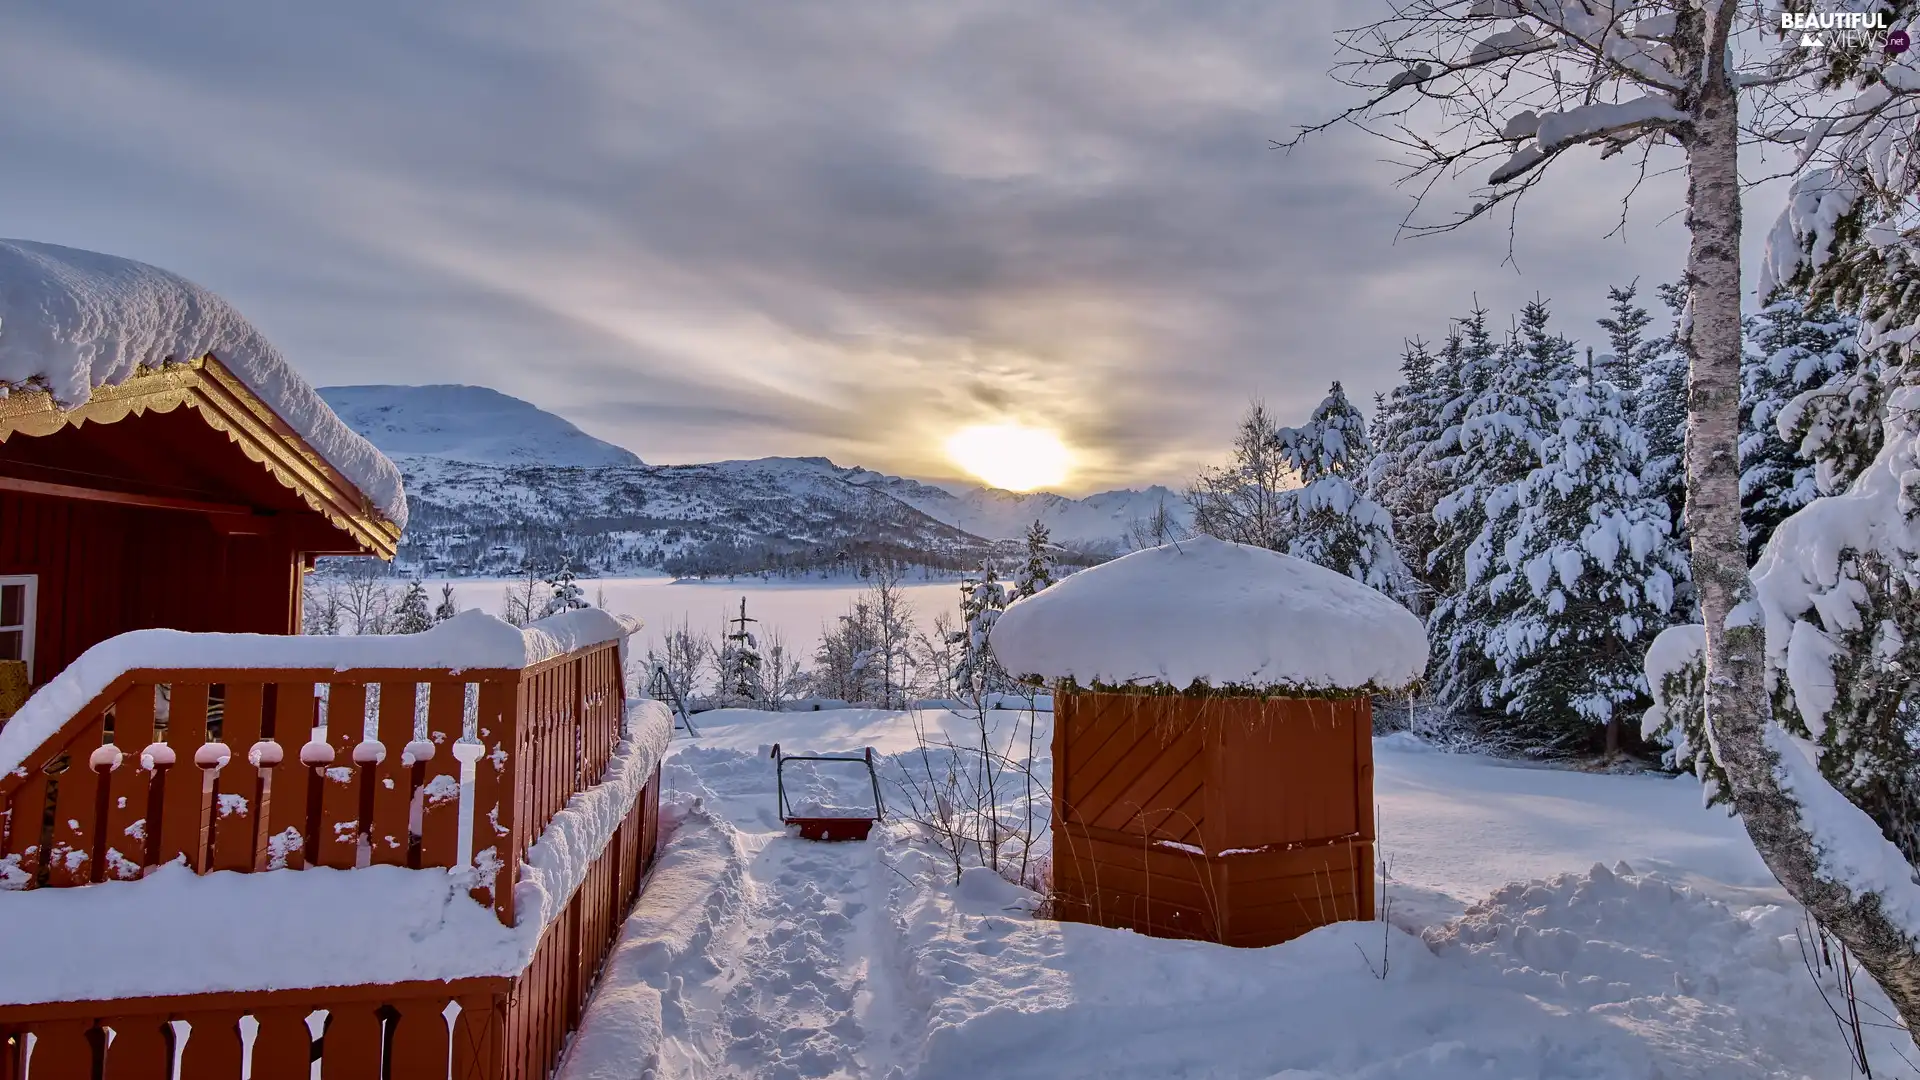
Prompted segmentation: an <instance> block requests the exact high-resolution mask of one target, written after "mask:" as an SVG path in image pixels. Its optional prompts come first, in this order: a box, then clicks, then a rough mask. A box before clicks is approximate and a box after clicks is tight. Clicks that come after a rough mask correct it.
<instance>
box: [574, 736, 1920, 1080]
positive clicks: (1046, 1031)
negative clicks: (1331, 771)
mask: <svg viewBox="0 0 1920 1080" xmlns="http://www.w3.org/2000/svg"><path fill="white" fill-rule="evenodd" d="M990 716H991V724H992V726H993V737H994V739H995V742H996V744H997V745H1011V746H1014V747H1017V748H1018V749H1019V752H1020V754H1021V755H1022V756H1024V748H1025V746H1026V737H1025V735H1024V733H1023V732H1022V731H1021V730H1020V725H1022V724H1025V723H1027V722H1028V720H1027V719H1026V716H1025V714H1020V713H1014V712H997V713H993V714H990ZM700 719H701V721H702V723H701V724H700V729H701V733H702V735H701V737H700V738H697V739H688V738H685V737H683V736H680V735H678V734H676V741H675V742H674V744H673V745H672V746H671V747H670V749H669V752H668V758H667V761H666V765H665V771H664V776H665V784H666V796H665V797H666V807H667V810H666V813H665V815H664V821H665V824H666V827H665V830H664V834H663V835H664V836H665V839H664V841H663V842H664V844H665V849H664V852H663V854H662V857H661V860H660V863H659V865H658V869H656V870H655V872H654V876H653V878H652V880H651V882H650V883H649V884H648V886H647V888H646V891H645V892H644V894H643V895H642V897H641V900H640V903H639V906H638V907H637V908H636V910H635V911H634V913H633V915H632V916H631V918H630V919H629V921H628V923H627V925H626V927H625V929H624V932H623V935H622V939H621V941H620V943H619V944H618V945H617V947H616V949H615V951H614V953H613V955H612V956H611V958H610V960H609V962H608V966H607V970H606V973H605V978H604V981H603V983H602V985H601V988H600V990H599V992H598V994H597V995H596V996H595V998H594V999H593V1001H592V1003H591V1005H590V1006H589V1009H588V1011H587V1015H586V1018H585V1021H584V1024H583V1026H582V1029H581V1031H580V1033H579V1034H578V1036H577V1037H576V1040H575V1042H574V1044H573V1047H572V1049H571V1051H570V1054H569V1057H568V1060H567V1061H566V1063H565V1065H564V1067H563V1071H562V1075H563V1076H565V1077H567V1078H568V1080H607V1078H614V1077H633V1078H641V1077H645V1078H651V1080H667V1078H690V1077H770V1078H772V1077H778V1078H798V1077H849V1078H851V1077H874V1078H879V1080H890V1078H891V1080H906V1078H918V1080H936V1078H937V1080H945V1078H954V1080H959V1078H969V1080H971V1078H980V1077H996V1078H997V1077H1009V1078H1021V1077H1034V1078H1042V1077H1044V1078H1048V1080H1057V1078H1069V1077H1121V1078H1133V1077H1139V1078H1147V1077H1153V1078H1162V1077H1189V1078H1198V1077H1223V1078H1224V1077H1247V1078H1255V1080H1266V1078H1273V1080H1282V1078H1284V1080H1331V1078H1336V1077H1338V1078H1349V1077H1353V1078H1365V1080H1384V1078H1405V1080H1414V1078H1419V1080H1452V1078H1466V1077H1473V1078H1522V1077H1525V1078H1622V1080H1625V1078H1634V1080H1644V1078H1649V1077H1660V1078H1682V1077H1689V1078H1691V1077H1699V1078H1706V1077H1716V1078H1717V1077H1726V1078H1735V1077H1738V1078H1743V1080H1750V1078H1776V1077H1777V1078H1789V1077H1791V1078H1796V1080H1797V1078H1814V1080H1826V1078H1834V1080H1839V1078H1842V1077H1848V1076H1851V1075H1853V1073H1852V1071H1851V1070H1850V1068H1849V1065H1848V1056H1847V1053H1846V1050H1845V1048H1844V1046H1843V1044H1842V1042H1841V1038H1840V1035H1839V1033H1838V1032H1837V1030H1836V1027H1835V1024H1834V1021H1833V1019H1832V1017H1831V1015H1830V1014H1829V1012H1828V1011H1827V1008H1826V1006H1825V1005H1824V1004H1823V1002H1822V998H1821V994H1820V991H1819V989H1818V988H1817V987H1816V984H1815V983H1814V981H1813V979H1812V978H1811V977H1810V976H1809V974H1808V972H1807V969H1806V968H1805V966H1804V965H1803V961H1802V958H1801V952H1800V948H1799V945H1798V944H1797V941H1796V938H1795V936H1794V934H1795V930H1796V928H1798V927H1799V926H1800V925H1801V917H1800V913H1799V912H1798V910H1797V909H1795V908H1793V907H1792V906H1791V905H1790V904H1788V903H1787V902H1786V900H1785V898H1784V896H1783V895H1782V894H1780V893H1779V892H1778V890H1777V888H1776V887H1775V886H1774V885H1773V883H1772V880H1771V878H1770V877H1769V876H1768V874H1767V872H1766V869H1765V867H1763V866H1762V865H1761V863H1760V860H1759V858H1758V856H1757V855H1755V853H1754V850H1753V848H1752V845H1751V844H1750V843H1749V842H1748V841H1747V839H1746V838H1745V835H1744V834H1743V832H1742V831H1741V829H1740V827H1739V825H1738V823H1737V822H1734V821H1732V820H1730V819H1729V818H1727V817H1726V815H1725V814H1723V813H1722V812H1720V811H1719V810H1704V809H1702V808H1701V806H1700V787H1699V784H1698V782H1697V781H1695V780H1694V779H1692V778H1691V777H1682V778H1679V779H1668V778H1665V777H1659V776H1646V775H1642V776H1632V775H1601V774H1584V773H1574V772H1567V771H1560V770H1550V769H1542V768H1528V767H1516V766H1514V765H1512V764H1510V763H1505V762H1500V761H1495V760H1491V759H1486V758H1478V757H1470V756H1464V755H1449V754H1441V753H1436V752H1432V751H1430V750H1427V749H1425V748H1424V747H1423V746H1422V745H1421V744H1419V743H1418V742H1417V741H1415V740H1412V739H1409V738H1408V737H1405V736H1394V737H1388V738H1385V739H1381V740H1377V741H1376V747H1377V758H1378V770H1377V771H1378V792H1379V804H1380V830H1381V847H1382V853H1383V855H1384V857H1385V858H1386V859H1387V860H1389V861H1390V863H1391V868H1392V873H1391V880H1390V881H1389V882H1388V884H1387V885H1386V887H1385V889H1384V892H1383V896H1384V897H1385V898H1386V899H1387V900H1388V901H1389V902H1390V903H1391V916H1390V920H1391V921H1390V923H1388V924H1383V923H1379V922H1375V923H1347V924H1339V925H1335V926H1329V927H1325V928H1322V929H1320V930H1318V931H1315V932H1313V933H1311V934H1309V935H1307V936H1306V937H1303V938H1300V939H1298V940H1296V941H1293V942H1289V943H1287V944H1284V945H1279V946H1275V947H1273V948H1267V949H1252V950H1239V949H1229V948H1224V947H1220V946H1214V945H1209V944H1203V943H1196V942H1177V941H1163V940H1156V939H1151V938H1146V937H1142V936H1139V935H1136V934H1133V933H1130V932H1126V931H1117V930H1107V929H1101V928H1097V927H1092V926H1085V925H1078V924H1065V923H1055V922H1050V921H1046V920H1042V919H1036V918H1035V917H1034V916H1033V915H1032V909H1033V907H1034V905H1035V903H1036V902H1037V900H1038V897H1037V895H1036V894H1034V893H1031V892H1028V891H1026V890H1024V889H1020V888H1018V887H1016V886H1013V885H1010V884H1008V883H1007V882H1005V881H1004V880H1002V879H1001V878H1000V877H998V876H996V875H995V874H994V873H993V872H991V871H987V870H981V869H970V870H968V871H967V872H966V873H965V874H964V876H963V877H962V878H961V879H960V880H959V881H958V882H955V880H954V878H953V874H952V871H951V869H950V867H949V866H947V865H945V864H943V862H942V859H941V857H940V856H939V855H938V853H937V852H936V851H935V849H933V848H931V847H930V846H928V845H927V844H926V843H925V842H924V840H923V839H922V838H921V837H920V836H919V835H918V833H917V831H916V830H917V827H916V826H914V825H912V824H910V823H907V822H904V821H901V820H899V819H897V818H895V819H892V820H889V821H887V822H884V823H883V824H882V825H881V826H880V827H879V828H876V829H875V831H874V834H873V837H872V839H870V840H869V841H867V842H864V843H845V844H824V843H816V842H811V841H806V840H802V839H799V838H798V837H795V836H791V835H788V833H787V832H786V830H785V829H783V828H782V826H781V825H780V823H779V821H778V818H777V816H776V814H775V812H774V774H773V765H772V762H771V761H769V760H768V757H767V753H768V749H769V747H770V745H771V744H773V743H776V742H778V743H780V744H782V749H783V750H784V751H786V752H787V753H804V752H808V751H817V752H825V753H839V752H846V751H855V752H857V751H858V750H859V749H860V748H862V747H865V746H872V747H874V749H875V752H876V753H877V754H880V755H882V765H883V777H884V778H885V779H887V780H888V781H889V782H890V783H893V782H897V781H898V780H899V778H900V777H901V775H902V770H903V769H905V768H909V767H911V768H922V767H924V765H925V762H924V761H923V760H922V758H921V756H920V752H919V750H918V748H917V743H916V738H915V734H914V732H915V723H916V717H915V715H914V714H908V713H893V712H881V711H876V710H843V711H836V712H824V713H787V714H776V713H761V712H749V711H744V710H727V711H721V712H713V713H706V714H702V716H701V717H700ZM917 719H918V721H919V723H920V725H921V726H922V727H927V728H931V729H933V730H935V731H938V730H940V729H941V728H943V727H948V728H950V729H951V730H953V731H955V732H956V733H962V732H963V731H964V728H965V725H966V724H967V721H966V720H964V719H963V718H961V717H957V716H955V715H954V714H951V713H937V712H928V713H922V714H919V715H918V717H917ZM1032 722H1034V723H1037V724H1038V726H1039V727H1038V730H1037V731H1035V732H1034V735H1035V736H1036V738H1037V745H1038V746H1039V747H1041V748H1042V749H1041V750H1040V751H1039V752H1038V754H1037V755H1036V760H1035V761H1034V767H1035V772H1036V773H1037V774H1038V775H1039V776H1040V777H1042V778H1045V777H1047V776H1048V775H1050V767H1049V765H1050V763H1049V761H1048V760H1047V758H1046V756H1045V755H1046V752H1045V749H1044V748H1045V747H1046V746H1047V745H1048V740H1049V737H1050V731H1049V730H1048V728H1049V726H1050V717H1049V716H1048V715H1047V714H1044V713H1043V714H1040V715H1039V717H1038V718H1037V719H1035V720H1033V721H1032ZM976 737H977V733H976ZM931 761H932V764H933V767H934V768H935V769H936V770H938V769H940V768H942V767H943V758H942V756H941V755H940V754H935V755H934V756H933V757H932V759H931ZM795 771H798V768H797V767H795V768H794V769H793V770H792V771H790V773H789V781H788V782H789V788H790V797H792V798H793V799H794V800H795V801H796V802H798V801H801V800H807V799H810V800H813V801H816V802H822V803H838V804H841V805H847V804H849V803H850V802H852V801H854V800H853V798H851V797H850V795H849V793H850V792H851V793H853V794H855V795H857V789H858V785H859V784H861V783H864V782H865V777H864V773H861V772H858V771H856V770H849V772H848V773H847V774H846V776H845V777H844V778H842V782H841V783H840V784H838V785H830V784H827V783H825V782H824V780H823V779H822V778H819V777H812V778H810V777H809V776H806V775H801V776H798V777H796V776H794V772H795ZM849 785H851V786H849ZM1014 786H1015V787H1016V788H1017V787H1018V785H1017V784H1016V785H1014ZM1014 795H1015V798H1016V801H1015V803H1014V804H1013V805H1007V806H1006V809H1007V810H1008V811H1010V812H1012V814H1013V815H1014V816H1015V817H1016V818H1017V815H1018V813H1019V811H1020V809H1021V807H1020V805H1019V800H1018V792H1017V791H1016V792H1015V793H1014ZM895 801H896V802H900V801H903V800H898V799H896V800H895ZM1003 805H1005V804H1004V803H1003ZM1034 812H1035V813H1036V814H1039V815H1045V814H1046V813H1047V807H1046V804H1045V801H1044V798H1042V799H1041V800H1040V802H1039V804H1038V805H1037V806H1036V807H1035V808H1034ZM1381 974H1384V978H1382V977H1379V976H1380V975H1381ZM1867 995H1868V996H1867V999H1866V1002H1865V1005H1866V1007H1867V1008H1868V1009H1869V1016H1870V1019H1873V1020H1878V1019H1879V1017H1877V1016H1872V1015H1871V1011H1870V1010H1871V1009H1872V1008H1875V1007H1878V1008H1885V1003H1884V1001H1883V1000H1882V999H1880V998H1879V996H1878V995H1877V993H1876V992H1874V991H1873V990H1872V989H1871V988H1869V989H1868V990H1867ZM1836 1001H1837V999H1836ZM1868 1033H1869V1034H1868V1049H1869V1052H1870V1053H1871V1054H1872V1055H1873V1058H1874V1063H1875V1065H1876V1066H1877V1067H1878V1069H1879V1072H1878V1075H1901V1076H1904V1075H1908V1073H1907V1072H1905V1071H1901V1069H1902V1063H1901V1060H1900V1058H1899V1056H1898V1055H1897V1054H1896V1052H1895V1049H1894V1048H1895V1047H1896V1046H1898V1045H1899V1044H1902V1043H1905V1041H1906V1040H1905V1038H1904V1036H1901V1035H1899V1034H1898V1033H1897V1032H1893V1031H1891V1030H1889V1029H1887V1028H1884V1027H1879V1028H1869V1029H1868ZM1901 1048H1902V1049H1905V1050H1906V1051H1907V1052H1908V1053H1909V1054H1911V1049H1910V1045H1909V1046H1905V1047H1901Z"/></svg>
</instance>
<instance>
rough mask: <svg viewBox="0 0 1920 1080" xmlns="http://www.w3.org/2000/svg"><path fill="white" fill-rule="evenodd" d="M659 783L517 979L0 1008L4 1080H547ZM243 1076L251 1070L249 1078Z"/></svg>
mask: <svg viewBox="0 0 1920 1080" xmlns="http://www.w3.org/2000/svg"><path fill="white" fill-rule="evenodd" d="M659 782H660V780H659V773H658V771H657V770H656V771H655V773H654V777H653V779H652V781H651V782H650V783H649V785H648V788H647V792H646V794H644V795H643V796H642V797H641V798H640V800H639V801H638V802H637V803H635V805H634V807H633V810H632V811H631V812H630V813H629V814H628V816H627V819H626V821H625V822H624V823H623V824H622V825H621V828H620V830H619V832H618V833H616V834H615V837H614V840H613V842H612V843H610V844H608V845H607V848H606V850H605V851H603V852H602V853H601V855H600V857H599V859H597V860H596V861H595V862H594V864H593V867H592V868H591V869H590V870H589V871H588V872H587V878H586V880H585V882H583V883H582V884H581V886H580V888H579V889H578V890H576V891H575V892H574V894H573V897H572V898H571V899H570V900H569V901H568V903H567V905H566V907H565V908H564V909H563V910H562V912H561V914H560V916H559V917H558V918H556V919H555V920H554V921H553V922H551V923H549V924H548V925H547V927H546V929H545V931H544V932H543V934H542V936H541V938H540V943H539V945H538V946H537V948H536V949H535V952H534V956H533V962H532V963H531V964H529V965H528V967H527V970H526V971H525V972H523V973H522V974H521V975H519V976H518V977H515V978H508V977H504V976H502V977H496V978H479V979H463V980H459V981H457V982H450V983H449V982H419V983H404V984H399V985H381V986H345V987H325V988H320V989H310V990H279V991H270V992H263V993H226V994H195V995H191V996H186V997H174V998H138V999H123V1000H118V1001H90V1002H62V1003H58V1004H51V1005H26V1006H5V1007H0V1078H4V1080H43V1078H63V1080H64V1078H66V1077H81V1078H91V1077H107V1078H112V1080H120V1078H126V1080H170V1078H172V1077H180V1078H182V1080H201V1078H203V1077H204V1078H208V1080H239V1078H240V1077H241V1076H242V1075H250V1076H252V1077H254V1078H255V1080H283V1078H285V1080H291V1078H294V1077H299V1078H302V1080H305V1078H306V1077H308V1076H310V1075H311V1074H312V1073H311V1070H312V1067H313V1063H314V1062H318V1063H319V1066H320V1075H321V1076H322V1077H326V1078H334V1077H339V1078H348V1080H376V1078H377V1080H416V1078H424V1077H449V1076H450V1077H452V1078H454V1080H536V1078H541V1077H545V1076H547V1075H549V1074H550V1073H551V1072H552V1070H553V1068H554V1067H555V1066H556V1065H557V1064H558V1063H559V1058H560V1052H561V1050H562V1049H563V1048H564V1046H565V1040H566V1037H567V1034H568V1033H569V1032H571V1031H572V1030H573V1029H574V1028H575V1027H577V1026H578V1024H579V1021H580V1014H581V1011H582V1009H583V1008H584V1007H585V1003H586V998H587V994H588V992H589V991H591V990H592V988H593V982H594V979H595V977H596V976H597V975H598V973H599V971H600V967H601V965H602V964H603V963H604V962H605V960H606V956H607V952H608V950H609V949H610V947H611V945H612V942H613V938H614V936H615V934H616V933H617V932H618V930H619V927H620V923H621V921H622V920H623V919H624V917H625V914H626V912H627V910H628V909H629V908H631V907H632V906H633V902H634V900H635V899H636V898H637V897H638V896H639V893H640V882H641V879H642V877H643V876H644V875H645V874H646V872H647V869H648V868H649V867H650V866H651V865H652V862H653V853H654V847H655V844H656V842H657V840H658V836H659V813H658V800H657V798H656V797H655V796H656V795H657V793H658V791H659ZM243 1070H244V1072H243Z"/></svg>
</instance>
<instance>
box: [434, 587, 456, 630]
mask: <svg viewBox="0 0 1920 1080" xmlns="http://www.w3.org/2000/svg"><path fill="white" fill-rule="evenodd" d="M458 614H460V605H459V604H458V603H456V602H455V601H454V598H453V582H451V581H447V582H442V583H441V585H440V603H439V604H438V605H436V606H435V607H434V609H433V621H434V623H435V624H436V625H437V624H439V623H443V622H446V621H447V620H448V619H451V618H453V617H454V616H455V615H458Z"/></svg>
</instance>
